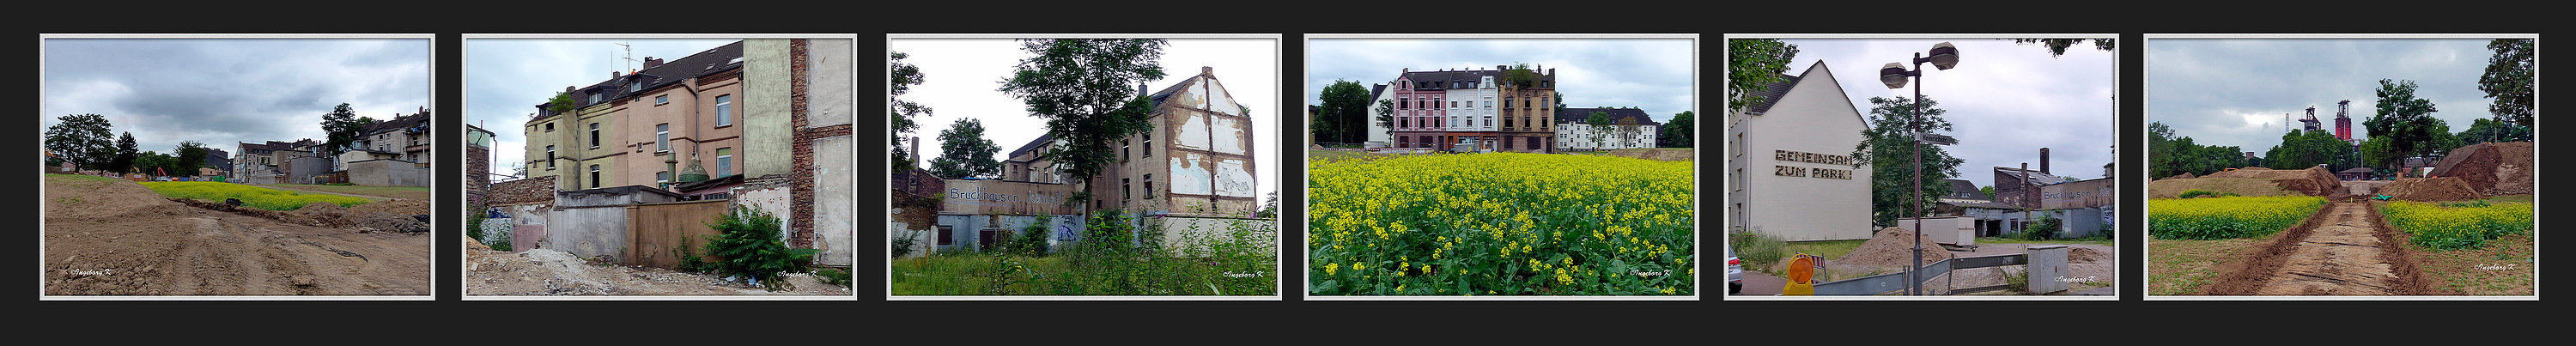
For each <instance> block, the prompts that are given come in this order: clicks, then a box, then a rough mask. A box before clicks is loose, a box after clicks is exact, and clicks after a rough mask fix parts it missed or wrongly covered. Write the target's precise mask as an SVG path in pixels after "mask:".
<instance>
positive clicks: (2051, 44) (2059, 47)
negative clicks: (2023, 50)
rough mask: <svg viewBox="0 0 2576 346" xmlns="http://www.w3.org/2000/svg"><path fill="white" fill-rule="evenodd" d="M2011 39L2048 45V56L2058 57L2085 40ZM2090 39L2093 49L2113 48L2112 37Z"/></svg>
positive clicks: (2014, 41)
mask: <svg viewBox="0 0 2576 346" xmlns="http://www.w3.org/2000/svg"><path fill="white" fill-rule="evenodd" d="M2011 40H2012V41H2013V43H2015V44H2033V43H2036V44H2039V45H2040V46H2045V47H2048V57H2050V58H2055V57H2058V56H2064V55H2066V49H2067V48H2073V47H2075V45H2078V44H2083V43H2084V40H2086V39H2081V38H2016V39H2011ZM2091 40H2093V49H2096V50H2101V51H2105V52H2108V51H2112V48H2113V40H2112V39H2107V38H2096V39H2091Z"/></svg>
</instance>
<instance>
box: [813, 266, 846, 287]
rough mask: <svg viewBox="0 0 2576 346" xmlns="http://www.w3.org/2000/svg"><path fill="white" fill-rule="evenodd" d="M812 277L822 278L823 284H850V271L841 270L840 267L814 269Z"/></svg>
mask: <svg viewBox="0 0 2576 346" xmlns="http://www.w3.org/2000/svg"><path fill="white" fill-rule="evenodd" d="M814 277H815V278H817V279H822V280H823V284H826V285H838V286H849V285H850V272H849V271H846V270H841V268H823V269H822V270H816V271H814Z"/></svg>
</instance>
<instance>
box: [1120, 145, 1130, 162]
mask: <svg viewBox="0 0 2576 346" xmlns="http://www.w3.org/2000/svg"><path fill="white" fill-rule="evenodd" d="M1127 144H1128V142H1127V141H1126V140H1120V141H1118V162H1127V146H1128V145H1127Z"/></svg>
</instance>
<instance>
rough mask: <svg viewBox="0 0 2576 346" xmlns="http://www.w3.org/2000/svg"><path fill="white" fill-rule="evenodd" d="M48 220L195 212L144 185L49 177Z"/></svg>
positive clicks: (46, 205) (47, 192) (128, 182)
mask: <svg viewBox="0 0 2576 346" xmlns="http://www.w3.org/2000/svg"><path fill="white" fill-rule="evenodd" d="M44 203H45V218H46V219H49V220H50V219H110V218H114V219H127V218H152V217H177V216H180V215H188V214H192V213H194V211H193V210H190V209H189V208H188V207H187V206H183V205H179V204H178V203H172V202H170V200H168V199H164V198H162V197H161V194H159V193H154V192H152V189H149V188H144V187H143V185H142V184H136V183H134V182H132V181H125V180H121V179H117V180H106V179H80V178H76V177H46V178H45V202H44Z"/></svg>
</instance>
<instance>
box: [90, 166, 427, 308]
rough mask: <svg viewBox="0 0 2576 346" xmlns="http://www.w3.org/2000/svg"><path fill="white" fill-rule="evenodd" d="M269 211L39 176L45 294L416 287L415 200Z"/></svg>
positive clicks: (421, 237)
mask: <svg viewBox="0 0 2576 346" xmlns="http://www.w3.org/2000/svg"><path fill="white" fill-rule="evenodd" d="M316 205H323V206H329V207H308V208H307V209H306V210H298V211H290V212H275V211H267V210H255V209H251V210H242V209H235V208H229V207H227V206H224V205H222V204H220V203H208V202H197V201H189V200H171V199H167V198H164V197H162V196H161V195H159V194H156V193H153V192H152V191H151V190H150V189H146V188H144V187H143V186H142V185H140V184H136V183H134V182H131V181H125V180H119V179H113V178H103V177H92V176H76V175H47V176H46V177H45V195H44V208H45V209H44V215H45V220H44V225H45V229H44V249H45V252H44V263H43V266H44V269H45V270H44V273H43V275H44V278H45V279H44V280H45V281H44V291H45V294H47V295H262V296H265V295H428V294H429V293H430V287H429V277H430V272H429V270H430V269H429V268H430V265H429V238H430V236H429V234H428V233H427V232H425V231H426V230H427V229H428V227H427V225H426V224H421V223H418V222H416V221H415V220H416V219H415V218H413V217H412V215H415V214H426V213H427V212H428V208H429V205H428V203H427V202H425V201H419V200H408V199H385V200H378V201H375V202H371V203H368V204H363V205H359V206H358V207H356V208H346V209H343V208H338V206H337V205H331V204H327V203H316Z"/></svg>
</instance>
